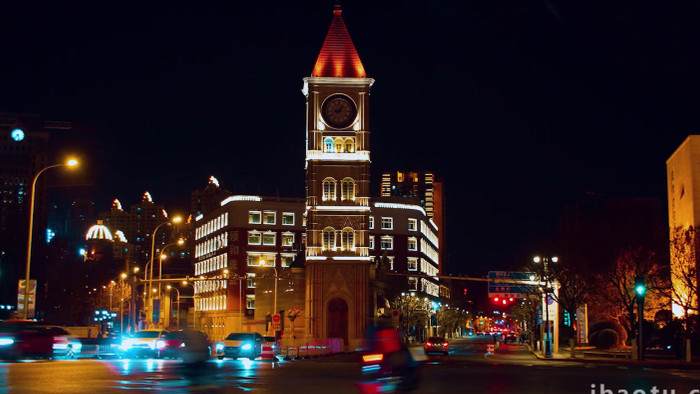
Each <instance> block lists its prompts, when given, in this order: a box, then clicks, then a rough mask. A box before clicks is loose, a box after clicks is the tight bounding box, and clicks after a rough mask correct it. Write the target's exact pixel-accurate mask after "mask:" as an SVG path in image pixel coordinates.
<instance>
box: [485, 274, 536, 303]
mask: <svg viewBox="0 0 700 394" xmlns="http://www.w3.org/2000/svg"><path fill="white" fill-rule="evenodd" d="M534 277H535V273H534V272H514V271H489V285H488V291H489V298H495V297H499V298H524V297H526V296H527V295H528V294H530V293H532V288H531V286H530V285H529V284H526V283H524V282H532V280H533V278H534ZM501 280H502V281H503V282H501Z"/></svg>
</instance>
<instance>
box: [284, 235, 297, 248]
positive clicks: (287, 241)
mask: <svg viewBox="0 0 700 394" xmlns="http://www.w3.org/2000/svg"><path fill="white" fill-rule="evenodd" d="M282 246H294V233H283V234H282Z"/></svg>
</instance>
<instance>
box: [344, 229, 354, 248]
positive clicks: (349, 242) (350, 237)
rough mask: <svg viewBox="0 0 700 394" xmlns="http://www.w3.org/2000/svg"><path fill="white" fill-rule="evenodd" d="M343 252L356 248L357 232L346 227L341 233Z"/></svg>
mask: <svg viewBox="0 0 700 394" xmlns="http://www.w3.org/2000/svg"><path fill="white" fill-rule="evenodd" d="M341 242H342V246H343V250H352V249H353V248H354V247H355V230H353V229H352V228H350V227H345V228H344V229H343V231H342V233H341Z"/></svg>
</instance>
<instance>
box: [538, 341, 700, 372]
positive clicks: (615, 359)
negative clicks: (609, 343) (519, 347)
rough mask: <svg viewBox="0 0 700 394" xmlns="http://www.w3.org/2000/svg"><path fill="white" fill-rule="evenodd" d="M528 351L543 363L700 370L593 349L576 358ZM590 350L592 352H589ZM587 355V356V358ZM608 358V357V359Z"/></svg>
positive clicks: (680, 363) (565, 353) (699, 364)
mask: <svg viewBox="0 0 700 394" xmlns="http://www.w3.org/2000/svg"><path fill="white" fill-rule="evenodd" d="M526 346H527V348H528V350H530V353H532V354H533V355H534V356H535V357H537V358H538V359H539V360H543V361H568V362H579V363H595V364H618V365H633V366H640V367H651V368H677V369H700V362H698V361H693V362H689V363H688V362H685V361H680V360H659V359H656V360H654V359H651V360H643V361H637V360H630V359H628V358H626V354H625V358H619V357H620V356H621V355H622V354H623V353H622V352H619V353H618V354H615V353H616V352H607V354H605V355H603V353H606V352H605V351H599V350H590V349H591V348H580V349H576V350H575V357H573V358H572V357H571V352H570V350H569V349H566V350H560V351H559V352H555V353H553V354H552V357H551V358H547V357H545V356H544V355H543V354H542V353H541V352H538V351H535V350H533V349H532V348H531V347H530V345H527V344H526ZM589 350H590V351H589ZM595 353H598V354H599V356H598V357H595V356H591V354H594V355H595ZM586 355H587V356H586ZM606 356H607V357H606Z"/></svg>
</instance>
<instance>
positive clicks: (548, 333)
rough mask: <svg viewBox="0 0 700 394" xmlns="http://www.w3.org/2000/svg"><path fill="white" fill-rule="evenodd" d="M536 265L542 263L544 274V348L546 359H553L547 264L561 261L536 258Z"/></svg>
mask: <svg viewBox="0 0 700 394" xmlns="http://www.w3.org/2000/svg"><path fill="white" fill-rule="evenodd" d="M532 260H533V261H534V262H535V263H540V262H541V263H542V269H543V272H544V280H545V282H544V304H545V305H544V307H545V315H546V317H545V318H546V319H547V321H546V323H545V334H546V336H547V340H546V342H545V346H544V356H545V357H546V358H552V335H551V334H552V329H551V324H550V321H549V293H550V287H549V270H548V267H547V263H548V262H549V261H551V262H553V263H556V262H557V261H559V258H558V257H552V258H548V257H539V256H536V257H535V258H533V259H532Z"/></svg>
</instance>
